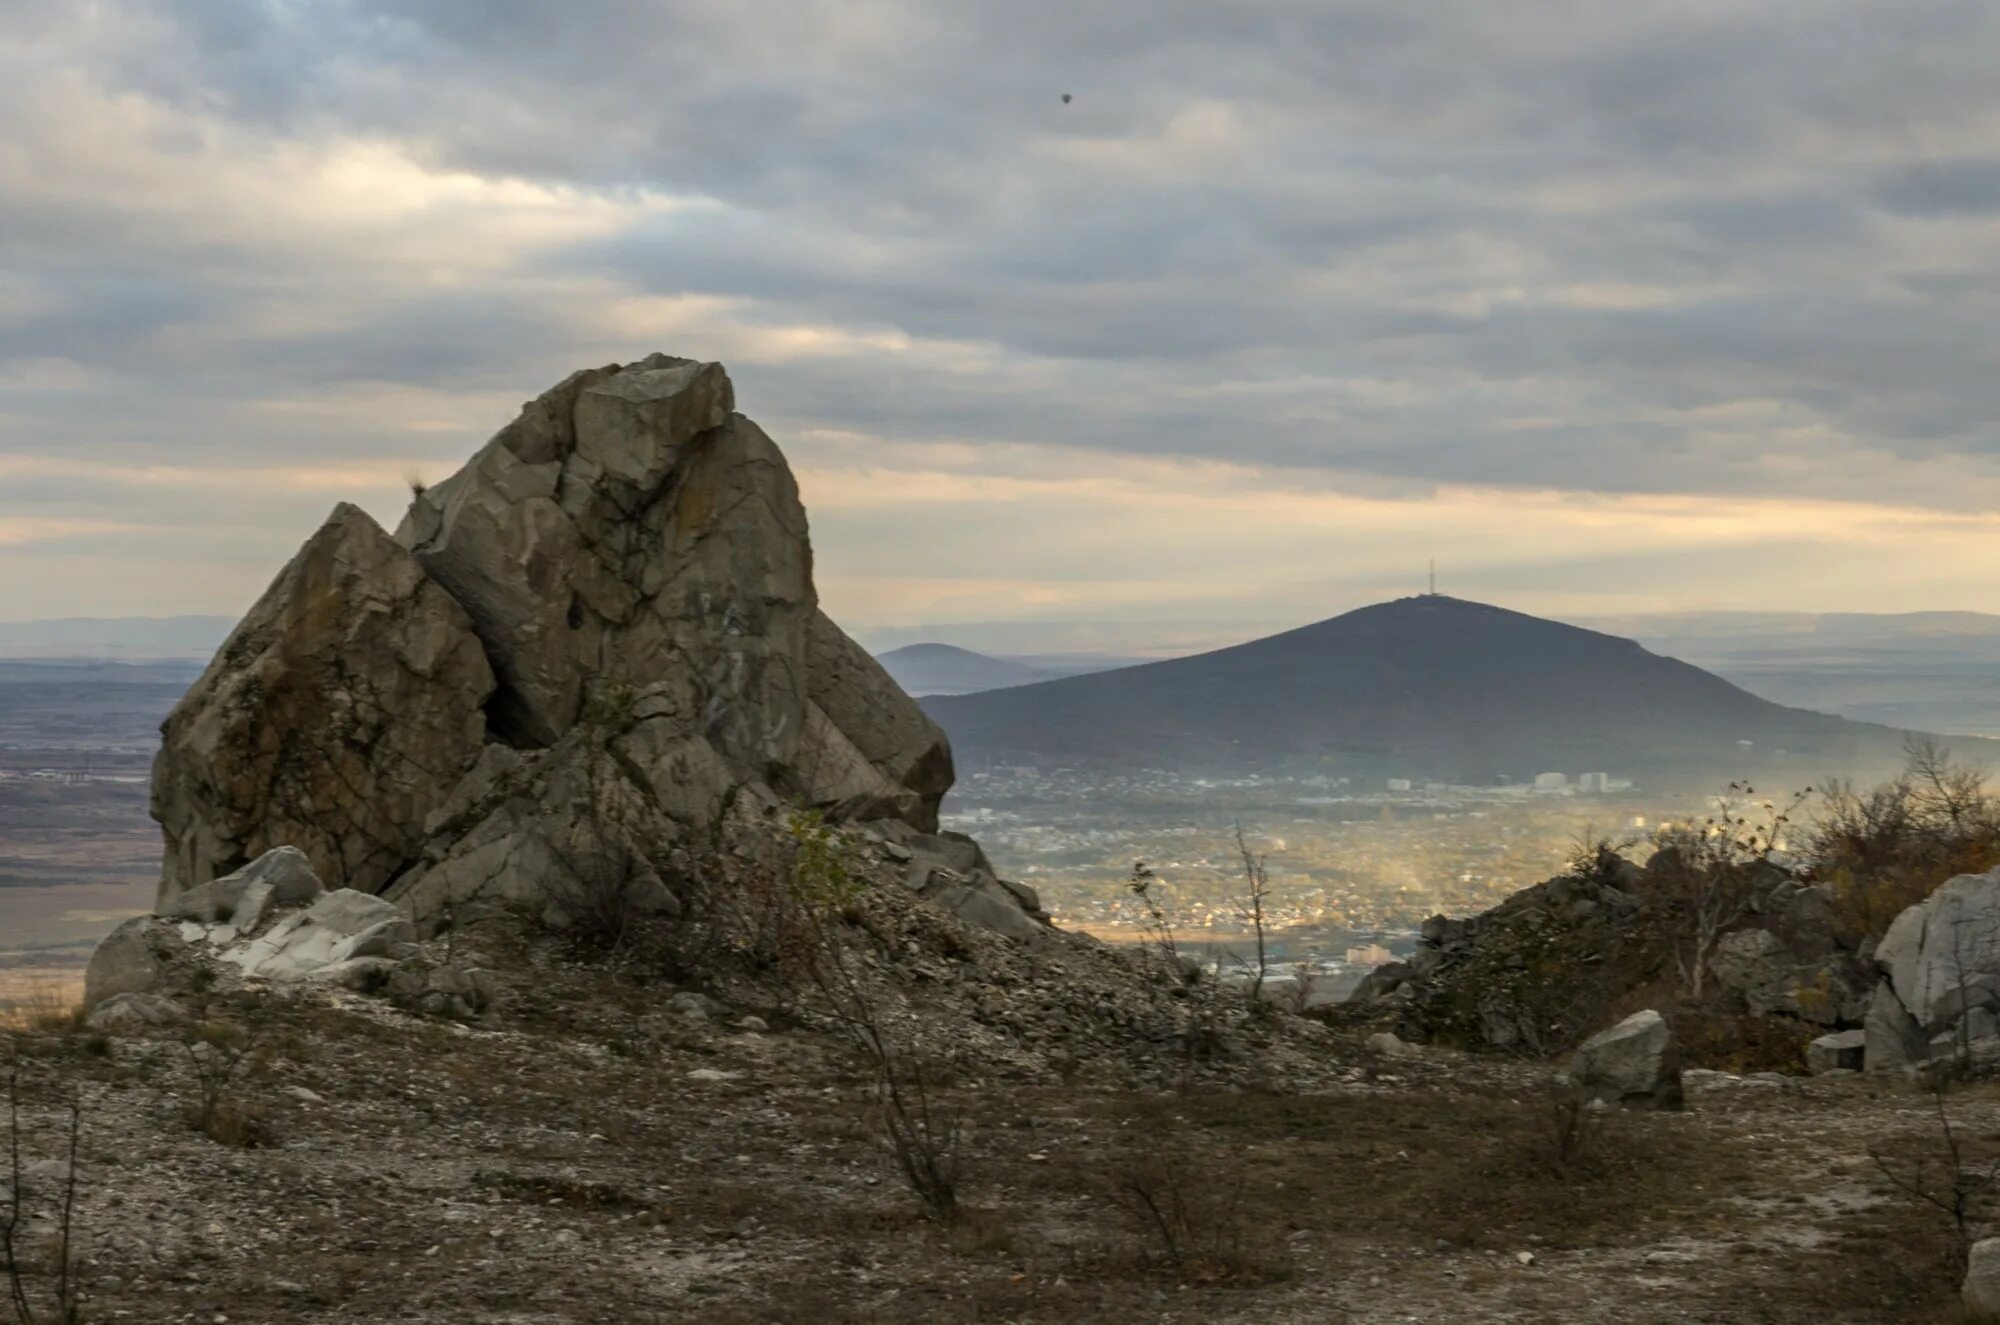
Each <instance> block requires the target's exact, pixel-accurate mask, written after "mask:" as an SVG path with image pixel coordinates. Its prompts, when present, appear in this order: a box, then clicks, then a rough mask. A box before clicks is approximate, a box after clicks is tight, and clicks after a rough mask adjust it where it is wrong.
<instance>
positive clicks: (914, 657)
mask: <svg viewBox="0 0 2000 1325" xmlns="http://www.w3.org/2000/svg"><path fill="white" fill-rule="evenodd" d="M876 661H877V662H879V663H881V664H882V666H883V668H884V669H885V670H887V671H888V673H889V675H890V676H892V677H894V678H895V680H896V684H897V685H899V686H901V687H903V689H904V690H906V691H908V692H909V693H910V694H912V695H964V694H970V693H972V692H973V691H978V690H998V689H1000V688H1001V687H1003V686H1020V685H1032V684H1033V683H1035V682H1036V681H1049V680H1053V679H1055V678H1056V677H1058V676H1060V675H1062V673H1060V672H1053V671H1044V670H1043V669H1041V668H1039V667H1035V666H1032V665H1030V664H1028V663H1024V662H1016V661H1014V660H1013V659H1011V658H994V657H991V656H989V655H987V654H984V653H974V652H973V651H972V650H971V649H961V648H958V647H957V646H955V645H951V644H906V645H904V646H903V647H902V648H900V649H891V650H889V651H888V652H887V653H884V654H881V655H879V656H878V657H877V658H876Z"/></svg>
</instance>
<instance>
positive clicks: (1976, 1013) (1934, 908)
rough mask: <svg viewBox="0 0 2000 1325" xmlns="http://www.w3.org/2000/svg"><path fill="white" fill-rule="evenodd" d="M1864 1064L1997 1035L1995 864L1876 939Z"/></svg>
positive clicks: (1998, 885)
mask: <svg viewBox="0 0 2000 1325" xmlns="http://www.w3.org/2000/svg"><path fill="white" fill-rule="evenodd" d="M1874 961H1875V966H1876V968H1877V969H1878V970H1879V971H1880V972H1881V976H1882V979H1881V983H1880V984H1878V985H1877V986H1876V989H1875V995H1874V1000H1873V1002H1872V1003H1871V1004H1870V1006H1869V1010H1868V1021H1867V1030H1868V1051H1867V1065H1868V1067H1869V1069H1870V1070H1881V1069H1885V1068H1894V1067H1902V1066H1905V1065H1907V1064H1909V1063H1912V1062H1921V1061H1923V1060H1924V1059H1925V1058H1926V1057H1928V1056H1937V1054H1939V1053H1943V1054H1949V1053H1952V1052H1954V1051H1956V1050H1957V1049H1958V1048H1960V1047H1969V1046H1970V1045H1971V1044H1972V1043H1973V1042H1974V1041H1982V1040H1992V1039H1994V1038H1995V1032H1996V1029H1997V1028H2000V1023H1996V1019H1995V1018H1996V1014H2000V869H1995V870H1991V871H1989V872H1987V873H1985V874H1961V875H1959V876H1958V877H1957V878H1955V879H1951V880H1949V881H1948V882H1946V883H1945V884H1944V886H1943V887H1941V888H1939V889H1938V890H1937V891H1936V892H1934V893H1932V894H1931V895H1930V896H1929V897H1928V898H1926V899H1925V900H1924V901H1921V902H1919V903H1917V904H1916V905H1915V906H1912V907H1910V908H1908V909H1907V910H1905V911H1904V912H1903V913H1902V914H1901V915H1899V916H1897V917H1896V919H1895V922H1894V923H1892V924H1891V925H1890V926H1889V929H1888V932H1887V933H1885V934H1883V936H1882V940H1881V942H1880V943H1878V944H1876V945H1875V953H1874Z"/></svg>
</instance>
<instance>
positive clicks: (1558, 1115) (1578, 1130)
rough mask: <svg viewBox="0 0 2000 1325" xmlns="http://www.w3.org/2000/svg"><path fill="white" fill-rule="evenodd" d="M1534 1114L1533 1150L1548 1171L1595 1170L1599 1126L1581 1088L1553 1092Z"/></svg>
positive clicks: (1595, 1115) (1586, 1171)
mask: <svg viewBox="0 0 2000 1325" xmlns="http://www.w3.org/2000/svg"><path fill="white" fill-rule="evenodd" d="M1534 1117H1535V1121H1536V1123H1537V1131H1536V1134H1535V1140H1536V1149H1537V1150H1538V1151H1539V1152H1540V1155H1541V1159H1542V1162H1543V1163H1544V1164H1546V1165H1547V1167H1548V1169H1549V1170H1550V1171H1551V1172H1554V1173H1561V1174H1571V1175H1575V1174H1582V1173H1588V1172H1591V1171H1594V1170H1595V1169H1596V1167H1597V1162H1598V1146H1599V1144H1600V1140H1601V1133H1602V1128H1601V1127H1600V1126H1599V1123H1598V1118H1599V1115H1598V1114H1597V1113H1596V1112H1594V1111H1593V1110H1592V1109H1591V1107H1590V1099H1589V1097H1588V1096H1587V1095H1586V1094H1585V1093H1584V1092H1583V1091H1581V1090H1577V1089H1575V1088H1573V1087H1572V1088H1570V1089H1567V1090H1560V1091H1557V1092H1556V1093H1555V1095H1554V1097H1553V1098H1552V1099H1550V1100H1548V1101H1546V1103H1545V1104H1544V1105H1543V1106H1542V1107H1541V1108H1540V1109H1539V1110H1537V1112H1536V1113H1535V1115H1534Z"/></svg>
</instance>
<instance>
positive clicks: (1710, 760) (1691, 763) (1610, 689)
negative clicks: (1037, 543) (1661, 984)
mask: <svg viewBox="0 0 2000 1325" xmlns="http://www.w3.org/2000/svg"><path fill="white" fill-rule="evenodd" d="M924 706H925V708H926V709H928V710H929V711H930V712H931V713H932V714H933V715H934V716H936V717H937V719H938V720H939V721H940V722H941V723H943V724H944V727H945V729H946V730H947V731H948V732H949V733H950V735H951V738H952V744H953V747H954V749H955V751H956V753H957V755H958V762H959V766H960V767H961V768H963V769H968V770H970V769H976V768H978V767H979V765H980V764H981V763H982V762H983V761H985V760H988V759H995V760H1003V761H1031V762H1036V763H1044V764H1048V763H1056V764H1076V765H1092V766H1102V767H1117V768H1145V767H1155V768H1177V769H1182V770H1191V771H1199V772H1210V771H1212V772H1218V773H1229V772H1238V773H1240V772H1252V771H1271V772H1276V771H1291V772H1327V773H1336V774H1342V775H1361V776H1377V775H1380V776H1391V777H1398V776H1400V777H1415V778H1438V779H1443V780H1449V781H1465V782H1488V781H1491V780H1493V779H1495V778H1499V777H1510V778H1517V779H1524V778H1527V777H1530V776H1532V775H1533V774H1535V773H1538V772H1547V771H1562V772H1570V773H1575V772H1583V771H1599V770H1601V771H1605V772H1609V773H1611V774H1613V775H1615V776H1631V777H1638V778H1644V779H1650V780H1652V781H1653V782H1655V783H1662V782H1669V781H1671V782H1679V783H1685V784H1688V785H1695V784H1701V783H1711V782H1714V781H1715V780H1717V779H1724V780H1726V779H1728V778H1731V777H1736V776H1764V775H1767V774H1769V773H1771V772H1779V773H1782V774H1784V775H1785V781H1786V783H1788V784H1791V783H1798V782H1803V781H1806V780H1810V779H1813V778H1817V777H1820V776H1822V775H1824V774H1826V773H1830V772H1831V773H1837V774H1845V775H1852V776H1857V777H1869V776H1875V775H1877V774H1879V773H1881V772H1885V771H1887V770H1889V769H1890V768H1893V767H1895V766H1896V765H1897V764H1898V763H1899V762H1900V756H1901V746H1902V739H1903V738H1902V733H1901V732H1899V731H1896V730H1892V729H1890V728H1887V727H1878V726H1873V725H1870V724H1865V723H1856V722H1851V721H1848V720H1846V719H1842V718H1838V717H1833V716H1830V715H1826V714H1821V713H1813V712H1808V711H1805V710H1801V709H1791V708H1785V707H1783V706H1781V705H1778V704H1774V703H1771V702H1770V701H1768V700H1764V699H1760V698H1758V697H1757V696H1755V695H1752V694H1750V693H1749V692H1747V691H1745V690H1742V689H1739V688H1738V687H1737V686H1735V685H1732V684H1731V683H1729V682H1728V681H1725V680H1723V679H1722V678H1721V677H1718V676H1714V675H1712V674H1710V673H1708V672H1705V671H1702V670H1701V669H1700V668H1697V667H1694V666H1692V665H1690V664H1688V663H1685V662H1680V661H1677V660H1675V659H1671V658H1663V657H1660V656H1658V655H1656V654H1653V653H1650V652H1648V651H1647V650H1646V649H1644V648H1642V647H1641V646H1640V645H1639V644H1637V643H1635V642H1634V641H1632V640H1629V639H1620V638H1618V637H1616V636H1613V635H1606V634H1600V633H1599V632H1597V631H1592V630H1584V629H1580V628H1578V627H1575V626H1567V625H1562V624H1560V623H1558V622H1554V621H1546V620H1542V619H1540V618H1537V617H1532V616H1526V615H1524V614H1522V613H1519V612H1511V611H1507V610H1505V609H1503V608H1498V607H1491V606H1487V605H1485V604H1481V603H1470V602H1464V601H1462V600H1459V599H1455V598H1448V597H1444V596H1440V595H1426V596H1422V597H1417V598H1404V599H1399V600H1397V601H1395V602H1390V603H1382V604H1378V605H1376V606H1373V607H1365V608H1361V609H1359V610H1358V611H1354V612H1349V613H1347V614H1345V615H1343V616H1338V617H1334V618H1332V619H1331V620H1327V621H1322V622H1319V623H1317V624H1315V625H1310V626H1305V627H1302V628H1300V629H1298V630H1292V631H1287V632H1286V633H1284V634H1281V635H1273V636H1270V637H1269V638H1266V639H1260V640H1253V641H1251V642H1250V643H1247V644H1239V645H1236V646H1234V647H1232V648H1226V649H1218V650H1216V651H1214V652H1211V653H1203V654H1198V655H1195V656H1193V657H1189V658H1175V659H1170V660H1168V661H1164V662H1156V663H1148V664H1145V665H1143V666H1139V667H1129V668H1122V669H1120V670H1117V671H1111V672H1100V673H1097V674H1095V675H1090V676H1078V677H1070V678H1066V679H1063V680H1057V681H1047V682H1042V683H1039V684H1035V685H1028V686H1020V687H1016V688H1013V689H1008V690H1000V691H994V692H990V693H986V694H976V695H962V696H953V697H936V698H932V699H929V700H926V701H925V704H924ZM1975 744H1976V745H1977V746H1979V747H1984V746H1985V744H1986V743H1983V742H1980V743H1975ZM1994 748H1996V749H2000V746H1996V747H1994ZM1967 753H1971V754H1979V755H1984V754H1985V753H1986V751H1985V750H1984V749H1983V748H1978V749H1970V750H1968V751H1967Z"/></svg>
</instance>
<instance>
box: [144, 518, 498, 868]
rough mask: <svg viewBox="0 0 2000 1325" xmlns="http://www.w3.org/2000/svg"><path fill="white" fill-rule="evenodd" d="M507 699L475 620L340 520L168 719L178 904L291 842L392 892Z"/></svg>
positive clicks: (158, 805)
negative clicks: (490, 708) (487, 706)
mask: <svg viewBox="0 0 2000 1325" xmlns="http://www.w3.org/2000/svg"><path fill="white" fill-rule="evenodd" d="M492 689H493V674H492V671H491V669H490V668H489V667H488V666H487V662H486V655H485V652H484V650H483V649H482V648H481V645H480V642H479V639H478V637H477V636H476V635H474V634H473V631H472V622H471V620H470V618H469V617H468V616H467V615H466V613H465V611H464V610H463V609H462V608H460V607H459V605H458V604H457V603H456V602H454V601H453V600H452V598H451V596H450V595H449V594H447V593H446V592H445V591H444V590H443V589H441V588H440V587H439V586H438V585H437V584H436V583H435V582H433V581H432V580H431V579H430V577H429V576H427V575H425V574H424V571H423V569H422V567H420V566H419V565H418V564H417V562H416V560H415V559H414V558H413V557H411V556H410V554H409V552H408V551H406V550H405V549H404V548H403V547H401V546H400V545H399V544H397V543H396V541H395V540H394V539H392V538H390V537H389V536H388V535H387V534H385V533H384V532H383V531H382V529H381V528H380V527H379V526H378V525H376V523H375V522H374V521H373V520H371V519H370V518H369V517H368V516H367V515H366V514H365V513H364V512H362V511H361V510H359V509H357V508H356V507H353V506H348V505H341V506H339V507H336V508H335V509H334V512H333V514H332V516H331V517H329V518H328V520H327V522H326V524H325V525H323V526H322V527H321V528H320V530H319V532H318V533H316V534H314V535H313V536H312V538H311V539H309V540H308V541H307V542H306V545H305V547H304V548H302V549H301V550H300V551H299V554H298V555H297V556H296V557H294V558H293V559H292V562H291V564H290V565H288V566H286V567H285V569H284V570H283V571H282V572H281V573H280V574H279V575H278V578H277V580H276V581H275V582H274V583H273V584H272V585H271V587H270V588H269V589H268V590H266V591H265V593H264V596H263V597H262V598H260V599H259V600H258V601H257V604H256V606H255V607H253V608H251V609H250V613H249V615H248V616H246V617H245V618H244V619H243V621H242V623H241V624H240V625H238V626H237V627H236V629H235V631H234V632H232V633H231V635H230V636H229V639H228V641H227V642H225V643H224V644H223V646H222V649H221V651H220V652H219V653H217V654H216V656H215V660H214V661H213V662H211V663H210V664H209V666H208V669H207V671H205V672H204V673H203V674H202V676H201V679H200V680H198V681H196V682H195V684H194V688H193V689H191V690H190V691H189V692H188V694H187V695H186V697H184V698H183V699H182V700H181V702H180V703H179V704H178V705H177V706H176V707H175V709H174V711H173V713H172V714H171V715H170V716H169V717H168V719H167V722H166V725H165V727H164V729H163V740H162V743H161V746H160V752H159V755H158V757H157V759H156V760H155V763H154V767H153V817H154V818H155V819H157V820H159V822H160V826H161V828H162V829H163V830H164V831H165V834H166V856H165V863H164V866H163V868H162V872H161V877H160V897H161V900H163V901H164V900H167V899H170V898H172V897H173V896H174V895H175V894H177V893H179V892H181V891H183V890H185V889H187V888H190V887H193V886H195V885H197V884H201V883H206V882H208V881H209V880H211V879H215V878H218V877H220V876H222V875H226V874H229V873H231V872H233V871H235V870H237V869H239V868H241V867H242V866H243V865H245V864H247V863H248V862H250V861H251V860H253V859H255V858H256V857H258V856H260V855H262V854H263V853H264V852H266V851H268V850H270V849H271V848H273V847H276V846H279V845H285V844H289V845H293V846H296V847H298V848H299V849H301V850H302V851H303V852H304V853H305V855H306V857H307V859H308V860H309V861H310V862H311V864H312V867H313V869H314V870H316V871H317V872H318V873H319V874H320V875H321V877H323V878H326V879H328V880H331V881H332V882H333V883H335V884H336V885H337V886H341V887H351V888H358V889H361V890H362V891H365V892H375V891H379V890H380V889H381V888H382V886H383V885H384V884H386V883H388V882H389V880H390V879H392V878H394V877H395V876H396V875H397V874H398V873H400V872H401V871H402V869H403V868H404V867H405V865H406V864H407V863H408V861H409V859H410V857H411V856H412V855H413V854H414V853H415V852H416V850H417V848H418V846H419V845H420V844H421V843H422V841H423V833H424V823H425V820H426V819H427V818H428V817H429V815H430V813H431V811H432V810H433V809H434V808H435V807H436V806H437V805H438V804H439V803H440V802H441V801H443V799H444V797H445V794H446V793H447V792H448V791H449V790H450V789H451V786H452V784H454V783H455V782H457V780H458V779H459V777H460V776H461V775H462V774H463V773H464V772H465V770H466V768H467V767H469V766H470V765H471V763H472V761H473V760H474V759H475V758H476V757H477V756H478V754H479V750H480V747H481V745H482V743H483V742H484V740H485V735H486V721H485V716H484V713H483V711H482V706H483V705H484V703H485V701H486V697H487V695H488V694H489V693H491V691H492Z"/></svg>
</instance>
